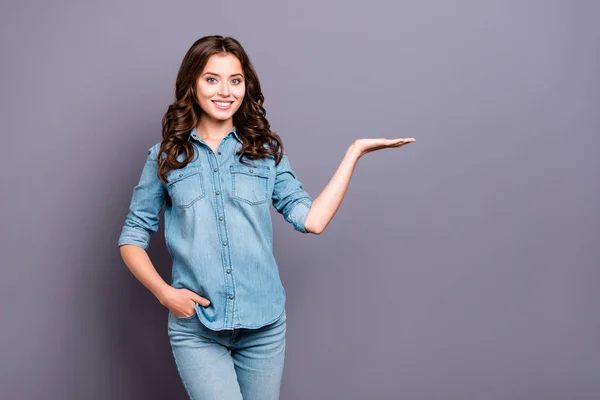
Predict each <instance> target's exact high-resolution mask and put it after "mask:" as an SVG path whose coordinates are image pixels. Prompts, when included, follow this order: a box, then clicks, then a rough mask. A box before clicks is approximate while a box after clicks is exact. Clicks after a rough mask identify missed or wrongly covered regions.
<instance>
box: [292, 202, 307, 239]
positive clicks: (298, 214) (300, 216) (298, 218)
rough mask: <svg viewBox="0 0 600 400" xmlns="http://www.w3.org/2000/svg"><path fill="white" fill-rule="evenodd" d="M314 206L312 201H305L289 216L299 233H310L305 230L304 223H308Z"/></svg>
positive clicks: (297, 205)
mask: <svg viewBox="0 0 600 400" xmlns="http://www.w3.org/2000/svg"><path fill="white" fill-rule="evenodd" d="M311 206H312V200H310V199H304V200H302V201H300V202H298V204H296V206H295V207H294V209H293V210H292V212H291V213H290V215H289V219H290V222H291V223H292V224H293V225H294V229H296V230H297V231H298V232H302V233H309V232H308V231H307V230H306V229H305V228H304V223H305V222H306V217H307V216H308V212H309V211H310V207H311Z"/></svg>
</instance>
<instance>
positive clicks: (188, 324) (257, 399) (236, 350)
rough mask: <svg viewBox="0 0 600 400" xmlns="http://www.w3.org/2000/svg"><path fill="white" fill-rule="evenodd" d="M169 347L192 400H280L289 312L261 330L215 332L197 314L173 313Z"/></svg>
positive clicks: (169, 327)
mask: <svg viewBox="0 0 600 400" xmlns="http://www.w3.org/2000/svg"><path fill="white" fill-rule="evenodd" d="M168 332H169V341H170V343H171V349H172V350H173V356H174V357H175V364H176V365H177V370H178V371H179V376H180V377H181V380H182V381H183V385H184V386H185V389H186V390H187V393H188V395H189V396H190V399H192V400H242V399H243V400H278V399H279V389H280V386H281V378H282V376H283V362H284V358H285V333H286V314H285V309H284V311H283V313H282V315H281V317H279V319H278V320H277V321H275V322H273V323H271V324H269V325H266V326H263V327H261V328H257V329H248V328H241V329H234V330H222V331H213V330H211V329H208V328H207V327H206V326H204V325H203V324H202V323H201V322H200V320H199V319H198V316H197V315H196V314H194V315H192V316H191V317H184V318H179V317H177V316H176V315H175V314H173V313H172V312H171V311H170V310H169V322H168Z"/></svg>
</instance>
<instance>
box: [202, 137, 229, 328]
mask: <svg viewBox="0 0 600 400" xmlns="http://www.w3.org/2000/svg"><path fill="white" fill-rule="evenodd" d="M226 145H227V142H226V141H225V140H223V141H222V142H221V144H220V145H219V149H218V151H217V152H216V154H218V155H221V147H222V146H226ZM207 153H208V157H209V159H210V161H211V162H210V164H212V165H210V166H211V167H212V170H213V174H212V178H213V182H214V187H215V189H214V190H215V192H214V194H215V205H216V208H215V212H216V214H217V215H216V216H217V218H218V220H219V221H224V220H225V207H224V202H225V200H224V199H223V198H222V196H220V194H221V190H220V189H221V185H222V184H223V183H222V182H221V176H220V171H222V170H223V169H222V165H220V162H219V159H218V158H217V156H216V154H215V152H213V151H212V149H211V150H207ZM217 196H218V197H217ZM218 229H219V233H218V234H219V237H220V238H221V244H222V246H221V249H222V254H223V258H222V259H223V270H224V271H225V272H226V275H225V288H224V289H225V293H227V301H226V302H225V320H226V321H228V322H227V325H230V326H233V317H234V308H235V305H234V303H233V301H234V294H235V292H234V285H233V274H232V269H231V257H230V254H229V249H228V245H229V243H228V239H229V238H228V234H227V228H226V226H225V224H224V223H220V224H218Z"/></svg>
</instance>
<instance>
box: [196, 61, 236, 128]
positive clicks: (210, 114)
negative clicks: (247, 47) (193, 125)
mask: <svg viewBox="0 0 600 400" xmlns="http://www.w3.org/2000/svg"><path fill="white" fill-rule="evenodd" d="M244 78H245V77H244V72H243V70H242V64H241V63H240V60H238V58H237V57H236V56H234V55H233V54H230V53H219V54H213V55H212V56H210V58H209V59H208V62H207V63H206V66H205V67H204V70H203V71H202V73H201V74H200V76H199V77H198V80H197V81H196V99H197V101H198V103H199V104H200V107H202V110H203V111H204V113H203V114H202V118H210V119H213V120H217V121H226V120H228V119H230V118H232V117H233V114H235V112H236V111H237V110H238V109H239V108H240V106H241V105H242V101H243V100H244V94H245V93H246V81H245V79H244Z"/></svg>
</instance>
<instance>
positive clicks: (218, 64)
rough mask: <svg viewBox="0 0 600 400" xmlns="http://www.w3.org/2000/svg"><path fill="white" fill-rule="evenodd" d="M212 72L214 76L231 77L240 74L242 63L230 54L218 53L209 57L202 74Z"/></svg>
mask: <svg viewBox="0 0 600 400" xmlns="http://www.w3.org/2000/svg"><path fill="white" fill-rule="evenodd" d="M206 72H214V73H216V74H219V75H220V74H223V75H232V74H241V73H242V63H240V60H238V58H237V57H236V56H234V55H233V54H230V53H218V54H213V55H212V56H210V57H209V59H208V61H207V62H206V65H205V66H204V69H203V70H202V73H203V74H204V73H206Z"/></svg>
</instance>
